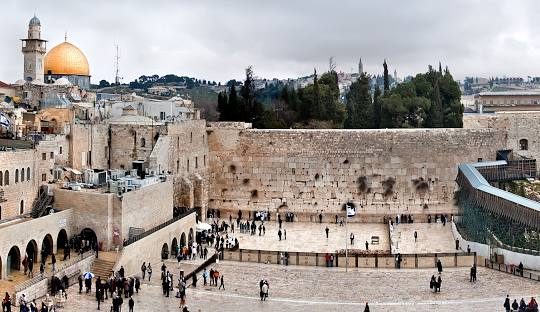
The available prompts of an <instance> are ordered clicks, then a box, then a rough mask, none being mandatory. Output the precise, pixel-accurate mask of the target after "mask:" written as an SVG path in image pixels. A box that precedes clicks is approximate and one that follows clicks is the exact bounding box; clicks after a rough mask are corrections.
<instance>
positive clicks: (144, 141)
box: [141, 138, 146, 147]
mask: <svg viewBox="0 0 540 312" xmlns="http://www.w3.org/2000/svg"><path fill="white" fill-rule="evenodd" d="M145 146H146V140H145V139H144V138H141V147H145Z"/></svg>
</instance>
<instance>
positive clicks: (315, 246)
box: [229, 221, 390, 253]
mask: <svg viewBox="0 0 540 312" xmlns="http://www.w3.org/2000/svg"><path fill="white" fill-rule="evenodd" d="M259 224H260V222H257V226H258V225H259ZM264 226H265V227H266V235H264V236H259V232H258V230H257V234H256V235H254V236H251V235H249V234H243V233H240V231H239V230H238V229H237V228H235V233H230V231H229V236H230V237H231V236H232V237H236V238H238V241H239V242H240V248H242V249H255V250H272V251H278V250H280V251H301V252H318V253H324V252H335V251H336V250H340V249H345V240H346V238H347V244H348V248H349V249H361V250H365V249H366V246H365V242H366V241H368V242H369V249H370V250H385V251H389V250H390V242H389V238H388V237H389V236H388V226H387V225H385V224H382V223H349V224H348V225H347V230H348V233H351V232H352V233H354V236H355V238H354V246H351V245H350V243H351V241H350V240H349V239H348V237H349V236H348V235H346V233H345V226H339V224H335V223H309V222H283V228H282V232H283V231H285V230H286V231H287V239H286V240H285V239H282V240H281V241H280V240H279V237H278V234H277V233H278V229H279V226H278V224H277V222H275V221H269V222H265V223H264ZM327 226H328V229H329V235H328V239H327V238H326V233H325V228H326V227H327ZM372 236H378V237H379V244H378V245H372V244H371V237H372Z"/></svg>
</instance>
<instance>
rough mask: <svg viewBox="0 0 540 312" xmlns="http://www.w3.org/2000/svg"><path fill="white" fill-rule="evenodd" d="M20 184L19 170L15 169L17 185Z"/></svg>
mask: <svg viewBox="0 0 540 312" xmlns="http://www.w3.org/2000/svg"><path fill="white" fill-rule="evenodd" d="M18 182H19V169H15V183H18Z"/></svg>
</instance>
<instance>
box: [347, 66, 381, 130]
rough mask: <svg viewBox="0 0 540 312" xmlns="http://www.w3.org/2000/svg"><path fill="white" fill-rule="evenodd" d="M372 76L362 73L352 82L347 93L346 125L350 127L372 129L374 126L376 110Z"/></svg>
mask: <svg viewBox="0 0 540 312" xmlns="http://www.w3.org/2000/svg"><path fill="white" fill-rule="evenodd" d="M369 80H370V77H369V75H367V74H366V73H362V74H361V75H360V78H359V79H358V80H356V81H355V82H353V83H352V84H351V87H350V90H349V93H348V94H347V118H346V119H345V124H344V127H345V128H348V129H370V128H373V127H374V114H373V113H374V112H373V111H374V110H373V108H374V107H373V104H372V102H371V94H370V87H369Z"/></svg>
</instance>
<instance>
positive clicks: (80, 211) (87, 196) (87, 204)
mask: <svg viewBox="0 0 540 312" xmlns="http://www.w3.org/2000/svg"><path fill="white" fill-rule="evenodd" d="M115 197H116V194H110V193H100V192H98V191H95V192H93V191H79V192H77V191H71V190H64V189H59V188H56V189H55V190H54V208H55V209H60V210H66V209H71V210H73V222H74V223H73V224H72V226H73V231H74V234H78V233H80V232H81V231H82V230H83V229H85V228H89V229H91V230H93V231H94V232H95V233H96V237H97V240H98V242H103V248H105V249H107V250H108V249H109V248H112V245H113V244H121V243H122V241H121V240H120V237H118V238H116V239H114V240H113V230H114V229H117V230H118V232H119V231H120V228H121V220H119V219H118V220H115V219H113V217H112V214H113V202H114V200H115Z"/></svg>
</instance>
